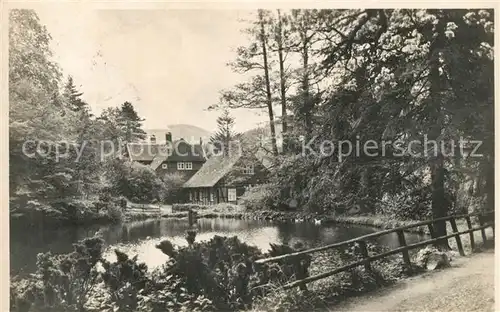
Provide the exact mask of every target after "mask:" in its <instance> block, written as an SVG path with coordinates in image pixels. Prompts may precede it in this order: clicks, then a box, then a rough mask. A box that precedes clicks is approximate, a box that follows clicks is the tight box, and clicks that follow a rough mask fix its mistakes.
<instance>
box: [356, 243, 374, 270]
mask: <svg viewBox="0 0 500 312" xmlns="http://www.w3.org/2000/svg"><path fill="white" fill-rule="evenodd" d="M358 243H359V248H360V249H361V255H362V256H363V260H366V262H365V271H366V272H371V270H372V268H371V266H370V261H369V255H368V249H367V248H366V242H365V241H359V242H358Z"/></svg>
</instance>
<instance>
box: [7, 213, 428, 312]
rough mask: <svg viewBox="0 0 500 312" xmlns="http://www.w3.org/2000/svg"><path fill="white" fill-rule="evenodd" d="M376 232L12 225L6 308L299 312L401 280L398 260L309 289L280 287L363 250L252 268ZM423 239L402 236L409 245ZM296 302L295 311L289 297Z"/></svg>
mask: <svg viewBox="0 0 500 312" xmlns="http://www.w3.org/2000/svg"><path fill="white" fill-rule="evenodd" d="M378 230H379V229H377V228H373V227H366V226H358V225H350V224H318V223H315V222H277V221H269V220H252V219H234V218H198V219H197V220H196V221H195V223H194V224H190V223H189V222H188V220H187V219H185V218H183V219H174V218H161V219H152V220H144V221H134V222H128V223H123V224H114V225H92V226H80V227H60V228H56V229H54V228H46V229H43V228H31V229H30V228H26V227H23V226H20V225H19V226H15V225H13V226H11V246H10V247H11V253H10V257H11V277H12V281H13V282H12V287H13V288H12V296H13V297H12V298H13V301H11V304H12V309H13V310H18V311H43V310H44V309H45V310H46V311H58V310H59V311H72V310H74V311H182V310H183V309H184V310H185V311H205V310H206V311H209V310H215V311H220V310H248V309H257V310H263V309H264V310H267V309H268V308H269V307H277V306H279V307H280V308H281V309H284V310H285V311H291V310H297V309H298V310H301V309H304V308H306V307H305V306H303V304H305V303H307V304H313V305H321V304H324V302H325V301H328V300H336V299H338V298H339V296H343V295H346V294H348V293H358V292H362V291H366V290H367V289H372V288H374V287H378V286H380V284H385V283H388V282H391V281H393V280H395V279H397V278H399V277H400V276H402V275H404V274H405V272H404V269H403V268H404V265H403V263H402V260H401V259H400V257H399V256H394V257H390V258H387V259H385V260H383V261H380V262H377V263H375V264H374V266H373V267H374V270H372V271H371V272H364V271H363V268H359V269H354V270H351V271H349V272H347V273H342V274H338V275H336V276H334V277H332V278H330V279H326V280H325V281H318V282H315V283H312V284H311V286H310V289H309V291H308V292H304V291H301V290H300V289H297V290H290V291H287V292H281V291H277V289H278V288H279V285H283V284H284V283H287V282H289V281H291V280H294V279H296V278H298V277H300V276H306V275H309V274H318V273H320V272H321V271H324V270H327V269H328V268H335V267H338V266H341V265H342V264H344V263H346V262H349V261H351V260H353V259H356V257H358V256H359V251H357V250H355V248H354V249H353V248H350V249H346V250H338V251H325V252H322V253H319V254H315V255H314V257H304V258H300V259H297V261H295V260H294V261H291V262H290V261H285V262H281V263H277V264H275V265H270V266H265V267H264V268H262V269H260V270H259V271H258V272H257V271H256V270H255V268H254V265H253V263H254V261H255V260H256V259H259V258H263V257H268V256H276V255H280V254H285V253H290V252H293V251H297V250H302V249H305V248H311V247H317V246H321V245H325V244H331V243H335V242H340V241H345V240H348V239H351V238H354V237H359V236H362V235H366V234H370V233H373V232H376V231H378ZM425 239H426V236H425V235H420V234H415V233H409V234H408V235H407V241H408V242H409V243H412V242H418V241H421V240H425ZM398 244H399V242H398V238H397V235H396V234H389V235H385V236H381V237H378V238H377V239H374V240H372V241H370V242H369V250H370V251H371V252H380V251H383V250H387V249H389V248H391V249H392V248H396V247H397V246H398ZM300 272H301V273H300ZM301 274H302V275H301ZM304 274H305V275H304ZM367 274H368V275H367ZM325 283H328V285H325ZM289 296H292V297H289ZM299 297H300V298H302V299H301V300H300V301H301V302H302V303H300V304H298V302H297V301H296V300H295V299H297V298H299ZM293 298H295V299H293ZM305 298H308V299H307V300H304V299H305ZM335 298H336V299H335ZM270 300H271V301H270ZM276 302H280V303H279V304H277V303H276ZM294 302H295V303H294Z"/></svg>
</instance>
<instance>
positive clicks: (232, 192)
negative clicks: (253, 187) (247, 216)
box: [227, 188, 236, 202]
mask: <svg viewBox="0 0 500 312" xmlns="http://www.w3.org/2000/svg"><path fill="white" fill-rule="evenodd" d="M227 200H228V201H230V202H234V201H236V189H234V188H231V189H227Z"/></svg>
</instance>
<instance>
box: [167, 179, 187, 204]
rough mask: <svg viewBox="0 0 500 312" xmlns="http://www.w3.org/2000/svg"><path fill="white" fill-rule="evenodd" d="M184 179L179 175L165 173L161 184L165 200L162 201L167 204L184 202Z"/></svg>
mask: <svg viewBox="0 0 500 312" xmlns="http://www.w3.org/2000/svg"><path fill="white" fill-rule="evenodd" d="M185 180H186V179H185V178H184V176H183V175H182V174H179V173H167V174H165V175H164V176H163V183H164V184H165V188H166V191H165V198H164V201H165V202H166V203H168V204H173V203H180V202H183V201H184V194H183V188H182V186H183V185H184V182H185Z"/></svg>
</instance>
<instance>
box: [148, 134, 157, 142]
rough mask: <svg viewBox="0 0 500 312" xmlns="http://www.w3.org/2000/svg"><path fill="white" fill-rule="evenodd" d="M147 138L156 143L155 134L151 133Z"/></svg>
mask: <svg viewBox="0 0 500 312" xmlns="http://www.w3.org/2000/svg"><path fill="white" fill-rule="evenodd" d="M149 140H150V141H151V143H153V144H155V143H156V137H155V135H154V134H153V135H152V136H151V137H150V138H149Z"/></svg>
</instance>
